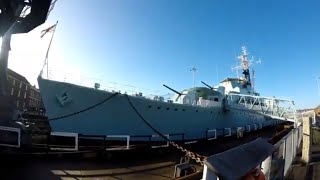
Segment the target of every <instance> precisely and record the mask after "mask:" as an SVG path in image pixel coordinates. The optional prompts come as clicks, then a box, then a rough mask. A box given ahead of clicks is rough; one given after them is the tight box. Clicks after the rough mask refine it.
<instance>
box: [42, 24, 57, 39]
mask: <svg viewBox="0 0 320 180" xmlns="http://www.w3.org/2000/svg"><path fill="white" fill-rule="evenodd" d="M56 26H57V24H54V25H52V26H50V27H48V28H47V29H44V30H42V31H41V36H40V37H41V38H42V37H43V36H44V35H45V34H47V33H48V32H53V31H54V29H55V27H56Z"/></svg>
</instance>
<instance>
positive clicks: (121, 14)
mask: <svg viewBox="0 0 320 180" xmlns="http://www.w3.org/2000/svg"><path fill="white" fill-rule="evenodd" d="M90 2H92V3H91V4H90V3H89V1H77V0H65V1H63V0H60V1H58V2H57V4H56V6H55V9H54V10H53V11H52V12H51V14H50V16H49V18H48V21H47V22H46V23H45V24H44V25H42V26H41V27H39V28H37V29H35V30H34V31H33V32H30V34H32V33H34V34H37V36H38V34H39V32H40V31H41V30H42V29H43V28H45V27H48V26H50V25H52V24H53V23H55V22H56V21H57V20H59V25H58V27H57V31H56V34H55V38H54V41H53V45H52V49H51V52H50V63H51V62H52V63H54V62H59V64H60V65H61V64H63V66H64V67H66V68H67V69H68V68H69V69H73V70H74V69H76V70H77V71H78V72H80V73H81V74H83V75H86V76H90V77H96V78H100V79H103V80H106V81H113V82H118V83H122V84H132V85H135V86H137V87H146V88H150V89H159V90H161V91H166V89H165V88H164V87H162V84H164V83H165V84H167V85H169V86H171V87H173V88H175V89H178V90H180V89H184V88H187V87H190V86H192V73H191V72H190V69H191V68H192V67H193V66H195V67H196V68H197V69H198V72H197V73H196V83H197V85H201V83H200V81H201V80H202V81H205V82H207V83H209V84H212V85H214V84H217V83H218V80H222V79H223V78H226V77H235V76H236V72H234V71H231V67H232V66H235V65H236V64H237V63H238V60H237V59H236V56H237V55H239V54H240V53H241V46H243V45H245V46H247V47H248V51H249V52H250V53H251V55H253V56H255V58H256V59H258V58H261V59H262V64H257V65H255V70H256V89H257V91H258V92H260V93H261V95H265V96H276V97H286V98H291V99H293V100H295V101H296V104H297V105H298V107H303V108H304V107H313V106H315V105H317V104H320V96H319V95H318V93H317V84H316V79H315V77H316V76H317V75H320V44H319V43H320V23H319V19H320V11H319V8H320V2H319V1H307V2H306V1H292V0H291V1H289V0H282V1H279V0H269V1H256V0H237V1H236V0H233V1H226V0H219V1H218V0H202V1H196V0H157V1H156V0H134V1H133V0H92V1H90ZM23 36H26V37H27V38H26V39H27V40H28V38H29V40H30V39H32V38H34V39H36V38H38V37H36V36H35V35H34V36H31V35H29V36H28V35H23ZM19 38H20V39H22V38H23V37H22V35H18V36H17V37H16V39H19ZM48 40H49V39H48V37H47V39H42V40H41V41H40V40H39V38H38V39H37V41H35V40H34V42H39V43H40V44H41V48H34V47H40V46H39V43H38V46H37V45H35V44H36V43H34V47H32V46H31V47H29V48H33V49H37V50H34V51H33V52H34V53H36V54H39V56H37V57H33V58H31V55H30V57H29V59H33V61H34V63H38V64H41V63H42V61H43V58H40V57H41V56H42V57H43V55H44V53H45V47H46V44H48ZM20 41H22V40H20ZM17 42H19V40H17ZM20 44H21V43H20ZM16 46H18V45H16ZM12 48H15V46H14V45H13V47H12ZM25 48H26V47H24V49H25ZM17 49H18V48H17ZM17 52H19V50H13V51H12V53H11V55H13V56H14V53H17ZM34 53H33V54H34ZM53 57H60V58H56V59H54V58H53ZM17 59H19V58H17V57H16V61H13V62H10V63H9V67H10V66H11V68H12V69H14V70H17V71H19V72H21V73H22V74H26V76H27V77H28V78H29V79H30V81H31V82H35V78H36V75H37V74H38V72H39V71H40V69H39V67H40V66H36V67H37V68H33V69H32V71H33V72H36V73H28V72H26V70H23V69H21V68H20V69H19V68H18V67H20V66H21V63H23V62H21V63H20V64H19V63H17V62H19V60H17ZM58 59H60V61H58ZM14 62H16V64H14Z"/></svg>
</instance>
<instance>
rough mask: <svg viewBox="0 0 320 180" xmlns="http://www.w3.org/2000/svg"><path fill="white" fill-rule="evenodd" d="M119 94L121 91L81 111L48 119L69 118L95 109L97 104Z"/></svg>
mask: <svg viewBox="0 0 320 180" xmlns="http://www.w3.org/2000/svg"><path fill="white" fill-rule="evenodd" d="M118 94H120V93H118V92H116V93H114V94H112V95H111V96H109V97H108V98H106V99H104V100H103V101H101V102H99V103H97V104H95V105H92V106H90V107H88V108H86V109H83V110H81V111H77V112H74V113H71V114H68V115H65V116H60V117H55V118H50V119H48V121H53V120H59V119H64V118H67V117H71V116H74V115H77V114H80V113H83V112H86V111H89V110H90V109H93V108H95V107H97V106H99V105H101V104H103V103H105V102H107V101H108V100H110V99H112V98H113V97H115V96H116V95H118Z"/></svg>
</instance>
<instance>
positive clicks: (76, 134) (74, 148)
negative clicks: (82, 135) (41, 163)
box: [50, 132, 79, 151]
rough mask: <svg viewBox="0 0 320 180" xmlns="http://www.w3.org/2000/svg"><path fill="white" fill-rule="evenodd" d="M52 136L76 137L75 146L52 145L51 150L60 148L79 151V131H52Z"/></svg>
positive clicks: (61, 149) (60, 149)
mask: <svg viewBox="0 0 320 180" xmlns="http://www.w3.org/2000/svg"><path fill="white" fill-rule="evenodd" d="M50 135H51V136H52V137H54V136H58V137H69V138H74V147H72V148H71V147H60V146H59V145H55V146H54V147H50V150H58V151H78V149H79V146H78V143H79V135H78V133H69V132H51V134H50Z"/></svg>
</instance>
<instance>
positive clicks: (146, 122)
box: [124, 94, 171, 142]
mask: <svg viewBox="0 0 320 180" xmlns="http://www.w3.org/2000/svg"><path fill="white" fill-rule="evenodd" d="M124 95H125V96H126V98H127V99H128V102H129V104H130V106H131V107H132V109H133V110H134V111H135V112H136V114H137V115H138V116H139V117H140V119H141V120H142V121H143V122H144V123H145V124H146V125H147V126H149V128H151V129H152V130H153V131H154V132H155V133H157V134H158V135H159V136H161V137H162V138H163V139H165V140H166V141H168V142H171V141H170V139H169V138H168V137H166V136H165V135H163V134H162V133H161V132H160V131H158V130H157V129H156V128H154V127H153V126H152V125H151V124H150V123H149V122H148V121H147V120H146V119H145V118H144V117H143V116H142V115H141V114H140V113H139V111H138V110H137V109H136V107H134V105H133V104H132V102H131V100H130V98H129V96H128V95H127V94H124Z"/></svg>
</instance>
